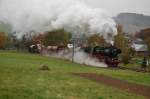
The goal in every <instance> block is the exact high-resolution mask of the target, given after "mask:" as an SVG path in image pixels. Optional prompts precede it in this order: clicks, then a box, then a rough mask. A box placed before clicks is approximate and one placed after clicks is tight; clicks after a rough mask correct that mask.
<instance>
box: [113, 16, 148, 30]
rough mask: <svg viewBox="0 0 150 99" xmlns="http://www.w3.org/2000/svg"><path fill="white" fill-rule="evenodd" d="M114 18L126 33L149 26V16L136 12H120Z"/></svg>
mask: <svg viewBox="0 0 150 99" xmlns="http://www.w3.org/2000/svg"><path fill="white" fill-rule="evenodd" d="M114 20H115V21H116V23H117V24H119V25H122V27H123V31H124V32H127V33H135V32H139V31H140V30H142V29H145V28H150V16H146V15H143V14H137V13H120V14H118V15H117V16H116V17H114Z"/></svg>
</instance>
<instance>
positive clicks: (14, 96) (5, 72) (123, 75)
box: [0, 51, 150, 99]
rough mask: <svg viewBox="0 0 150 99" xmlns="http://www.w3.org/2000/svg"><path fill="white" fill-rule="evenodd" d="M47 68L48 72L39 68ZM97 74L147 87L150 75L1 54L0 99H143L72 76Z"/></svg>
mask: <svg viewBox="0 0 150 99" xmlns="http://www.w3.org/2000/svg"><path fill="white" fill-rule="evenodd" d="M43 64H45V65H48V66H49V68H50V70H49V71H41V70H40V69H39V68H40V67H41V66H42V65H43ZM71 72H76V73H83V72H87V73H98V74H104V75H108V76H111V77H114V78H119V79H122V80H125V81H128V82H132V83H138V84H142V85H147V86H150V74H148V73H139V72H133V71H127V70H117V69H114V70H109V69H102V68H94V67H88V66H85V65H80V64H76V63H72V62H69V61H66V60H62V59H55V58H48V57H43V56H40V55H33V54H28V53H16V52H5V51H0V99H146V97H144V96H141V95H136V94H133V93H129V92H126V91H123V90H119V89H116V88H113V87H109V86H105V85H103V84H98V83H96V82H93V81H90V80H87V79H84V78H81V77H78V76H74V75H72V74H71Z"/></svg>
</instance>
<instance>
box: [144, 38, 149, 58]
mask: <svg viewBox="0 0 150 99" xmlns="http://www.w3.org/2000/svg"><path fill="white" fill-rule="evenodd" d="M144 41H145V43H146V44H147V47H148V54H149V55H150V37H147V38H145V39H144Z"/></svg>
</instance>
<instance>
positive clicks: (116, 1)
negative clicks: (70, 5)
mask: <svg viewBox="0 0 150 99" xmlns="http://www.w3.org/2000/svg"><path fill="white" fill-rule="evenodd" d="M81 1H83V2H85V3H87V4H88V5H89V6H91V7H96V8H97V7H100V8H103V9H105V10H107V11H109V12H110V13H111V15H112V16H115V15H116V14H118V13H120V12H132V13H141V14H146V15H150V0H81Z"/></svg>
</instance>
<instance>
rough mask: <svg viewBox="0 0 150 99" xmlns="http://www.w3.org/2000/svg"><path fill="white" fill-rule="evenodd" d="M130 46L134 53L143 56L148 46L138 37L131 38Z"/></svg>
mask: <svg viewBox="0 0 150 99" xmlns="http://www.w3.org/2000/svg"><path fill="white" fill-rule="evenodd" d="M131 47H132V49H133V50H134V52H135V53H134V54H135V55H138V56H139V55H140V56H145V55H146V54H147V51H148V47H147V45H146V44H145V43H144V41H143V40H142V39H140V38H136V39H134V40H132V43H131Z"/></svg>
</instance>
